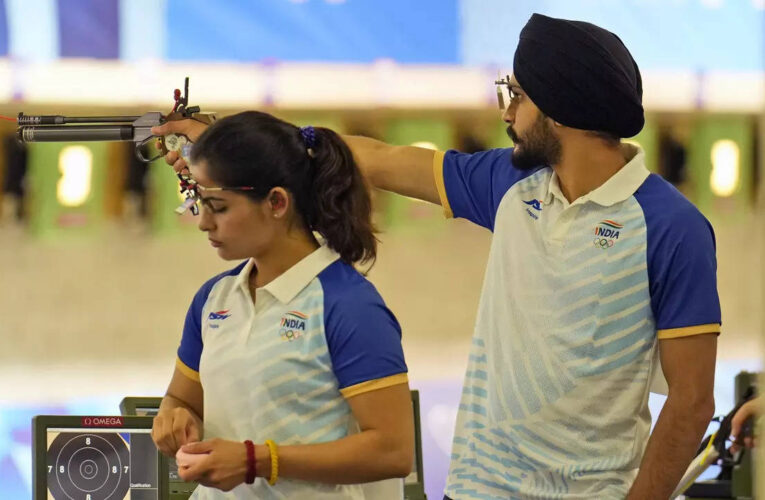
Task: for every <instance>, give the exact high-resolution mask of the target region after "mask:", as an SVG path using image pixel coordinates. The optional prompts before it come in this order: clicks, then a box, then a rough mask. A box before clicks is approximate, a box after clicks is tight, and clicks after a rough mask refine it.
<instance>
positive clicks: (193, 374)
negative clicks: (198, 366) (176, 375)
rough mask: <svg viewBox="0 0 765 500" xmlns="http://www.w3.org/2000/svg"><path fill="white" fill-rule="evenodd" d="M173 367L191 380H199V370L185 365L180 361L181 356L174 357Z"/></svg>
mask: <svg viewBox="0 0 765 500" xmlns="http://www.w3.org/2000/svg"><path fill="white" fill-rule="evenodd" d="M175 367H176V368H178V371H179V372H181V373H183V374H184V375H185V376H187V377H188V378H190V379H191V380H194V381H196V382H200V380H199V372H198V371H196V370H194V369H192V368H189V367H188V366H186V363H184V362H183V361H181V358H175Z"/></svg>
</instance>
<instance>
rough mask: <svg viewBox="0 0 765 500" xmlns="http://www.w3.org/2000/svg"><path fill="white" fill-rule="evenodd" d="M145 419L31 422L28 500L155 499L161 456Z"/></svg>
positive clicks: (161, 478)
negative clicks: (30, 482)
mask: <svg viewBox="0 0 765 500" xmlns="http://www.w3.org/2000/svg"><path fill="white" fill-rule="evenodd" d="M151 425H152V418H151V417H125V416H69V415H67V416H52V415H51V416H49V415H40V416H36V417H34V418H33V419H32V446H33V450H34V454H33V460H32V468H33V485H34V486H33V488H34V495H33V498H34V500H51V499H52V500H160V499H164V498H166V496H167V489H166V488H167V479H166V477H167V476H166V475H165V474H162V473H161V472H160V471H165V470H167V469H166V468H167V465H166V463H165V459H164V457H163V456H162V455H161V454H160V453H159V451H158V450H157V448H156V446H155V445H154V442H153V441H152V439H151Z"/></svg>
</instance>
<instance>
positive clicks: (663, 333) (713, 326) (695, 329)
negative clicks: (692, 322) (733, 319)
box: [657, 323, 720, 340]
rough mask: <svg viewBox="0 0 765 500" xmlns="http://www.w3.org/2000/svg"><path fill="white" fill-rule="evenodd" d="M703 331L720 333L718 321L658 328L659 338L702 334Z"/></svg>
mask: <svg viewBox="0 0 765 500" xmlns="http://www.w3.org/2000/svg"><path fill="white" fill-rule="evenodd" d="M704 333H717V334H719V333H720V324H719V323H709V324H707V325H696V326H686V327H683V328H669V329H667V330H659V331H658V332H657V334H658V335H659V340H666V339H676V338H680V337H690V336H692V335H702V334H704Z"/></svg>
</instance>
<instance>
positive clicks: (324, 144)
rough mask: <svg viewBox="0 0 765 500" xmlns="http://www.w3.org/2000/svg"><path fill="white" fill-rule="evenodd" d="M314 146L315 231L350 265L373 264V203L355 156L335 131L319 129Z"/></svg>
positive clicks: (312, 150)
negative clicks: (357, 263) (356, 263)
mask: <svg viewBox="0 0 765 500" xmlns="http://www.w3.org/2000/svg"><path fill="white" fill-rule="evenodd" d="M313 130H314V131H315V136H314V141H313V142H314V144H311V146H313V147H311V148H310V149H311V151H310V153H311V154H312V160H311V163H312V167H313V168H314V169H315V171H314V172H313V173H314V175H313V185H312V186H311V192H312V196H313V207H312V208H313V210H311V212H312V213H311V216H312V217H311V219H312V220H311V222H312V225H313V229H314V230H315V231H317V232H319V233H320V234H321V235H322V236H324V238H325V239H326V240H327V245H328V246H329V247H330V248H332V249H333V250H335V251H336V252H337V253H339V254H340V257H341V258H342V259H343V260H344V261H345V262H348V263H355V262H359V263H362V264H365V263H367V262H370V261H371V262H374V260H375V258H376V256H377V238H376V237H375V232H377V231H376V229H375V227H374V225H373V224H372V201H371V199H370V195H369V190H368V189H367V185H366V183H365V181H364V177H363V176H362V174H361V171H360V170H359V168H358V166H357V165H356V162H355V160H354V159H353V154H352V153H351V150H350V149H349V148H348V146H347V145H346V144H345V142H344V141H343V140H342V139H341V138H340V136H339V135H337V134H336V133H335V132H334V131H332V130H330V129H328V128H320V127H317V128H315V129H313Z"/></svg>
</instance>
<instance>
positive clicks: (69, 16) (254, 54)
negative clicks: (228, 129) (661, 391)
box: [0, 0, 765, 498]
mask: <svg viewBox="0 0 765 500" xmlns="http://www.w3.org/2000/svg"><path fill="white" fill-rule="evenodd" d="M764 7H765V2H762V1H757V0H755V1H749V0H736V1H734V0H665V1H659V0H625V1H622V2H618V3H616V2H612V1H608V0H577V1H564V0H547V1H542V0H539V1H534V0H516V1H514V2H505V1H501V0H488V1H479V0H461V1H459V0H423V1H420V2H416V3H412V2H408V1H405V0H386V1H385V2H373V1H371V0H367V1H364V0H346V1H341V0H334V1H324V0H304V1H287V0H270V1H263V2H257V3H256V2H246V1H244V0H240V1H234V0H228V1H223V2H216V3H215V4H212V3H210V2H204V1H202V0H193V1H184V2H181V1H179V0H161V1H155V0H134V1H129V0H123V1H121V2H120V1H117V0H101V1H85V0H60V1H56V0H38V1H35V2H27V1H23V0H0V112H2V114H5V115H10V116H13V115H15V114H17V113H18V112H19V111H22V110H23V111H25V112H26V113H30V114H31V113H45V114H54V113H61V114H69V115H85V114H140V113H142V112H145V111H149V110H161V111H164V112H166V111H168V110H169V107H170V105H171V104H172V102H171V97H172V90H173V89H174V88H176V87H180V86H181V85H182V82H183V78H184V77H185V76H190V77H191V89H190V91H191V93H190V97H191V103H192V104H197V105H200V106H202V108H203V110H215V111H218V112H220V113H221V114H230V113H233V112H236V111H240V110H244V109H256V108H257V109H266V110H269V111H271V112H274V113H275V114H277V115H279V116H282V117H284V118H286V119H289V120H291V121H294V122H295V123H298V124H301V125H306V124H313V125H325V126H330V127H333V128H335V129H337V130H338V131H342V132H354V133H365V134H369V135H373V136H376V137H379V138H381V139H384V140H387V141H391V142H394V143H399V144H412V143H415V142H426V143H430V144H431V145H432V146H435V147H438V148H440V149H447V148H459V149H462V150H473V149H479V148H483V147H504V146H507V145H508V144H509V140H508V139H507V137H506V135H505V134H504V127H503V126H502V123H501V122H500V120H499V116H498V112H497V110H496V105H495V102H494V99H495V98H494V88H493V86H492V85H491V83H492V81H493V79H494V77H495V76H496V74H497V71H498V70H503V74H504V73H507V72H509V71H510V68H511V67H512V54H513V52H514V50H515V45H516V40H517V36H518V32H519V31H520V28H521V27H522V26H523V24H524V23H525V21H526V20H527V19H528V17H529V15H530V14H531V12H542V13H546V14H550V15H554V16H559V17H568V18H576V19H583V20H588V21H591V22H594V23H596V24H600V25H602V26H604V27H607V28H609V29H611V30H612V31H614V32H616V33H618V34H619V36H620V37H621V38H622V40H623V41H624V42H625V43H626V45H627V46H628V47H629V48H630V50H631V51H632V53H633V55H634V57H635V59H636V60H637V61H638V63H639V65H640V67H641V70H642V72H643V77H644V83H645V97H644V100H645V103H646V109H647V125H646V128H645V130H644V131H643V132H641V134H640V135H639V136H638V137H636V138H635V140H636V141H637V142H639V143H640V144H641V145H642V146H643V147H644V148H645V149H646V153H647V156H648V158H649V162H650V163H651V165H652V168H653V169H654V170H655V171H657V172H659V173H661V174H662V175H665V177H667V178H669V179H671V180H672V181H673V182H675V183H676V184H677V185H678V187H679V188H680V189H681V190H682V191H683V192H684V193H685V194H686V195H687V196H688V197H689V198H690V199H691V200H692V201H693V202H694V203H696V204H697V206H699V208H700V209H701V210H702V211H703V212H704V213H705V215H706V216H707V217H708V218H709V219H710V220H711V222H712V223H713V225H714V227H715V230H716V234H717V244H718V267H719V272H718V279H719V291H720V296H721V301H722V307H723V334H722V335H721V337H720V340H719V361H718V365H717V367H716V369H717V384H716V385H717V386H716V402H717V412H718V413H725V412H727V411H728V410H729V409H730V408H731V407H732V406H733V400H732V399H733V396H732V395H733V376H734V375H735V374H736V373H737V372H738V371H740V370H742V369H748V370H760V369H762V355H761V352H762V351H761V347H762V339H763V315H762V308H763V306H764V305H765V299H764V298H763V279H762V277H763V271H765V269H763V263H762V261H763V257H765V255H764V254H765V252H764V251H763V242H765V216H764V215H763V207H764V206H765V194H764V193H765V190H763V183H762V178H763V173H765V169H764V168H763V159H765V140H764V139H765V133H764V131H765V120H764V119H763V118H762V116H761V113H762V111H763V105H764V103H765V83H764V82H765V74H764V72H763V54H764V52H763V39H764V38H765V36H764V34H763V33H764V30H763V26H765V20H764V17H763V13H764V12H765V11H763V8H764ZM13 130H14V126H13V124H12V123H10V122H9V123H7V124H2V127H0V132H1V133H2V134H4V135H7V134H11V133H12V132H13ZM719 141H732V142H723V143H720V142H719ZM721 144H722V146H721ZM0 145H1V146H2V147H0V150H1V151H0V153H1V154H0V186H2V187H3V188H2V189H1V190H0V497H2V498H28V497H29V491H30V484H31V455H30V448H29V445H30V440H31V437H30V426H29V424H30V419H31V417H32V416H33V415H35V414H43V413H60V414H78V413H100V414H109V413H117V411H118V409H117V403H118V401H119V400H120V399H121V398H122V397H123V396H126V395H136V396H138V395H141V396H142V395H147V396H148V395H161V394H162V393H163V392H164V389H165V388H166V385H167V383H168V381H169V377H170V374H171V372H172V368H173V363H174V358H175V349H176V347H177V343H178V339H179V336H180V332H181V327H182V321H183V318H184V317H185V313H186V309H187V307H188V304H189V303H190V300H191V297H192V296H193V294H194V293H195V292H196V290H197V289H198V287H199V286H200V285H201V283H203V282H204V281H205V280H206V279H208V278H209V277H210V276H212V275H213V274H215V273H217V272H220V271H221V270H224V269H227V268H230V267H233V265H232V264H229V263H226V262H223V261H221V260H219V259H218V258H217V256H216V254H215V252H214V250H213V249H211V248H210V247H209V246H208V245H207V242H206V240H205V237H204V236H203V235H202V234H200V233H199V232H198V231H197V230H196V229H195V221H194V220H193V218H190V217H188V216H184V217H180V218H179V217H177V216H175V214H174V213H173V208H175V206H176V205H177V204H178V202H179V199H178V197H177V193H176V182H175V179H174V176H173V175H172V173H171V172H170V171H169V168H167V167H166V166H165V165H164V164H162V163H161V162H158V163H156V164H153V165H151V166H150V167H149V169H148V171H147V172H146V174H145V176H144V177H141V175H140V174H141V172H142V171H141V169H140V168H139V167H138V166H136V165H135V164H133V163H132V162H131V154H132V152H131V146H130V145H125V144H95V143H93V144H86V145H84V146H85V147H86V148H87V149H85V150H83V149H67V148H68V147H70V146H76V145H62V144H33V145H30V146H29V148H28V149H27V151H26V155H27V157H26V161H23V162H22V161H20V160H19V159H18V155H19V154H22V153H21V152H19V151H17V150H16V149H14V148H15V145H14V143H13V142H12V141H0ZM81 146H82V145H81ZM716 146H717V149H715V147H716ZM713 151H716V152H717V156H714V155H713ZM67 154H70V155H74V157H76V158H79V160H78V161H79V163H78V162H77V161H75V162H74V163H73V165H74V167H70V166H67V165H69V164H68V163H65V162H63V160H62V158H64V157H66V155H67ZM736 158H737V161H734V160H735V159H736ZM713 159H714V161H713ZM83 162H84V163H83ZM718 163H719V164H718ZM85 164H87V165H89V168H90V174H89V175H87V176H86V177H85V180H82V179H83V178H80V177H78V178H77V179H80V180H79V181H77V182H85V183H87V184H88V185H89V188H87V189H86V191H85V195H84V196H82V197H81V200H80V201H78V202H77V203H76V204H75V206H64V204H62V202H61V200H60V192H61V189H62V187H61V186H62V185H63V184H67V183H66V180H67V178H69V175H70V174H67V172H75V171H80V170H78V169H81V168H84V167H83V165H85ZM732 164H735V166H731V165H732ZM21 165H23V166H24V167H25V168H26V173H25V174H24V175H23V176H22V177H21V178H22V179H23V182H21V183H16V182H11V181H12V180H14V179H16V177H17V176H18V175H19V170H18V169H19V168H20V166H21ZM62 169H63V170H62ZM71 169H74V170H71ZM86 170H87V169H86ZM713 171H714V172H716V173H715V174H714V175H713ZM731 172H737V175H736V176H735V178H732V177H731V175H732V174H731ZM720 176H721V177H720ZM713 178H714V179H717V180H718V181H719V180H720V179H722V183H723V185H722V187H720V186H715V187H714V189H713V186H712V184H711V183H710V181H711V180H712V179H713ZM136 179H138V181H136ZM732 179H733V180H732ZM62 182H63V184H62ZM726 182H727V184H726ZM731 183H733V184H731ZM67 185H68V184H67ZM731 186H732V187H731ZM726 187H727V188H730V189H728V190H727V191H726V189H724V188H726ZM80 188H82V186H80ZM82 189H85V188H82ZM75 191H77V190H76V189H75ZM20 193H23V196H19V194H20ZM716 193H717V194H716ZM719 193H724V194H725V195H721V194H719ZM75 194H77V193H75ZM375 206H376V217H377V220H378V222H379V225H380V227H381V228H382V229H383V233H382V234H381V235H380V239H381V246H380V255H379V258H378V262H377V265H376V266H375V267H374V269H373V270H372V272H371V274H370V278H371V279H372V281H373V282H374V283H375V285H376V286H377V287H378V289H379V290H380V292H381V294H382V295H383V297H384V298H385V300H386V301H387V302H388V304H389V306H390V307H391V309H392V310H393V311H394V313H395V314H396V315H397V316H398V318H399V320H400V322H401V324H402V327H403V331H404V339H403V342H404V348H405V354H406V356H407V361H408V364H409V367H410V378H411V385H412V387H413V388H418V389H420V391H421V400H422V427H423V447H424V453H423V454H424V459H425V479H426V489H427V493H428V495H429V497H431V498H440V491H441V488H442V487H443V483H444V478H445V475H446V465H447V462H448V451H449V446H450V440H451V434H452V426H453V422H454V417H455V414H456V407H457V401H458V399H459V395H460V389H461V380H462V377H463V372H464V367H465V363H466V359H467V352H468V346H469V339H470V335H471V333H472V329H473V322H474V319H475V311H476V307H477V304H478V297H479V293H480V285H481V282H482V279H483V274H484V268H485V264H486V257H487V255H488V248H489V242H490V234H489V233H488V232H486V231H484V230H482V229H480V228H476V227H473V226H471V225H470V224H468V223H465V222H464V221H444V220H443V218H442V217H441V211H440V208H439V207H433V206H429V205H427V204H424V203H420V202H417V201H413V200H409V199H407V198H403V197H399V196H395V195H391V194H388V193H382V192H376V193H375ZM19 211H22V212H23V213H24V216H23V217H22V218H21V219H19V218H18V217H17V213H18V212H19ZM661 403H662V400H661V398H655V399H652V401H651V405H652V411H653V414H654V417H655V416H656V415H657V414H658V411H659V409H660V406H661ZM761 463H762V462H761Z"/></svg>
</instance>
